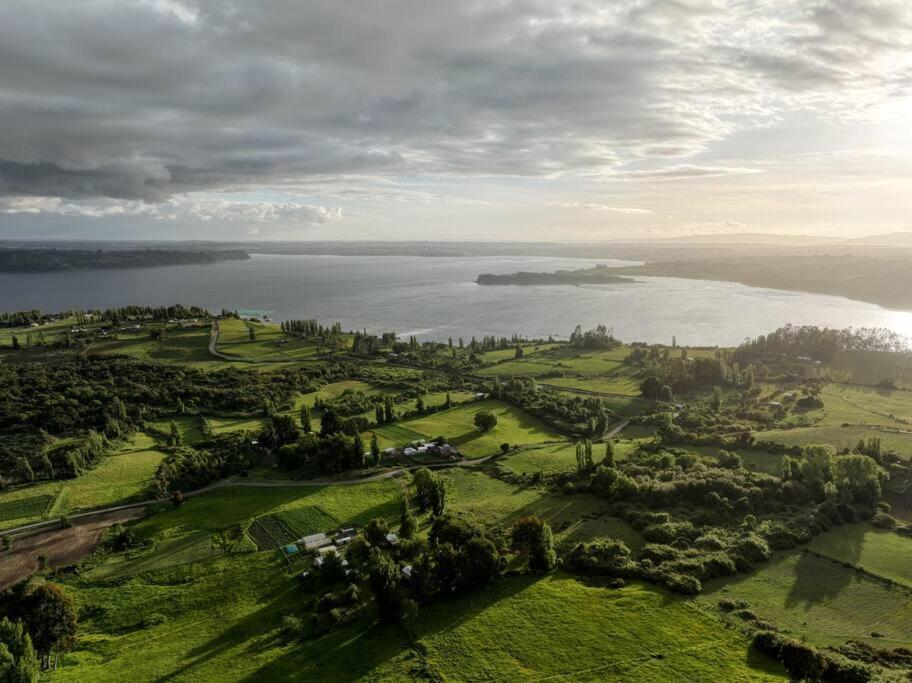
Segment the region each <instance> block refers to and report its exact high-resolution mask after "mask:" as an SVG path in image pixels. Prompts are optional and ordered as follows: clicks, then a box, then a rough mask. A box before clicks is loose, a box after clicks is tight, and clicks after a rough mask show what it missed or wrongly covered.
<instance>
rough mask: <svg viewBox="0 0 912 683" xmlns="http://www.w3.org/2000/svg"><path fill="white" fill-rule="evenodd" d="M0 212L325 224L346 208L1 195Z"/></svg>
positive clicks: (188, 199)
mask: <svg viewBox="0 0 912 683" xmlns="http://www.w3.org/2000/svg"><path fill="white" fill-rule="evenodd" d="M0 214H34V215H37V214H46V215H54V216H79V217H110V216H134V217H136V216H143V217H149V218H156V219H162V220H179V221H203V222H209V221H217V222H239V223H281V224H291V225H294V224H299V225H323V224H327V223H335V222H338V221H340V220H341V219H342V209H340V208H337V207H326V206H316V205H313V204H305V203H298V202H264V201H236V200H227V199H218V198H195V197H193V196H192V195H185V196H182V197H180V198H175V199H171V200H169V201H166V202H162V203H159V204H149V203H146V202H142V201H127V200H104V201H85V200H83V201H64V200H62V199H60V198H59V197H27V196H26V197H7V198H0Z"/></svg>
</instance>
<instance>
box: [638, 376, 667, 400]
mask: <svg viewBox="0 0 912 683" xmlns="http://www.w3.org/2000/svg"><path fill="white" fill-rule="evenodd" d="M661 391H662V383H661V382H660V381H659V380H658V379H657V378H656V377H655V375H649V376H648V377H647V378H646V379H644V380H643V381H642V382H640V394H642V395H643V397H644V398H651V399H653V400H657V399H658V398H659V394H660V392H661Z"/></svg>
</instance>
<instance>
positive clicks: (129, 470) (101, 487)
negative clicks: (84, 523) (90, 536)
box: [58, 450, 165, 513]
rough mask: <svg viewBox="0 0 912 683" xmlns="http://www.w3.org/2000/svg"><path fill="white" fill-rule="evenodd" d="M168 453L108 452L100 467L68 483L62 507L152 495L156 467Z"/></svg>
mask: <svg viewBox="0 0 912 683" xmlns="http://www.w3.org/2000/svg"><path fill="white" fill-rule="evenodd" d="M164 457H165V454H164V453H162V452H161V451H155V450H146V451H130V452H125V453H118V454H114V455H109V456H105V457H104V458H102V460H101V462H100V463H99V464H98V465H97V466H96V467H94V468H93V469H91V470H89V471H88V472H86V473H85V474H83V475H82V476H81V477H79V478H77V479H74V480H72V481H71V482H67V483H66V484H65V485H64V488H63V492H62V494H61V495H62V497H63V502H62V504H61V503H58V510H59V511H61V512H63V511H66V512H67V513H70V512H75V511H78V510H89V509H92V508H97V507H105V506H107V505H116V504H118V503H122V502H126V501H130V500H143V499H145V498H148V497H150V496H151V492H150V487H151V484H152V478H153V476H154V475H155V470H156V469H157V468H158V464H159V463H160V462H161V461H162V460H163V459H164Z"/></svg>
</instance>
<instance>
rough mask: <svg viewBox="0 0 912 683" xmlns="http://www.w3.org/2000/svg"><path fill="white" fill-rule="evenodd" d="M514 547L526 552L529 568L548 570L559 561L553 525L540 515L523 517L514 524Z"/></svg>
mask: <svg viewBox="0 0 912 683" xmlns="http://www.w3.org/2000/svg"><path fill="white" fill-rule="evenodd" d="M512 541H513V548H514V549H516V550H519V551H520V552H523V553H525V554H526V557H527V559H528V562H529V569H531V570H533V571H540V572H548V571H551V570H552V569H554V566H555V564H556V563H557V554H556V553H555V552H554V535H553V534H552V532H551V527H550V526H549V525H548V523H547V522H546V521H544V520H543V519H541V518H540V517H522V518H520V519H518V520H517V521H516V523H515V524H514V525H513V531H512Z"/></svg>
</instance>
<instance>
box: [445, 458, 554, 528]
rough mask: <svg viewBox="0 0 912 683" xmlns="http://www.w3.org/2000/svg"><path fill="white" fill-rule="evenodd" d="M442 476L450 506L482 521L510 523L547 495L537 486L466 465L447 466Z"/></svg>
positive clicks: (501, 523)
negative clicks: (461, 467) (458, 467)
mask: <svg viewBox="0 0 912 683" xmlns="http://www.w3.org/2000/svg"><path fill="white" fill-rule="evenodd" d="M441 476H443V477H444V478H445V479H446V482H447V487H448V494H447V495H448V501H449V502H448V505H449V508H450V509H451V510H452V511H453V512H456V513H459V514H463V515H466V516H467V517H470V518H472V519H474V520H476V521H478V522H480V523H482V524H488V525H495V526H496V525H508V524H512V523H513V520H514V519H515V518H516V517H517V516H521V514H522V511H523V510H527V509H530V506H532V505H534V504H535V503H537V502H539V501H540V500H541V499H542V498H543V497H545V495H546V494H545V492H544V490H542V489H539V488H534V487H521V486H514V485H513V484H508V483H506V482H504V481H501V480H500V479H495V478H494V477H489V476H488V475H486V474H484V473H482V472H477V471H472V470H467V469H451V470H446V471H444V472H441Z"/></svg>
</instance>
